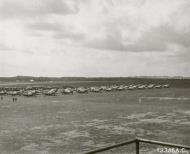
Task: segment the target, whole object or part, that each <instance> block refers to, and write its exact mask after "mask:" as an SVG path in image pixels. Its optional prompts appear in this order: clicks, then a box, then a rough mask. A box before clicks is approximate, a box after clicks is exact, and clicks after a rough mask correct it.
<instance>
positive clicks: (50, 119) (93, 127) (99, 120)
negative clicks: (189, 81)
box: [0, 88, 190, 154]
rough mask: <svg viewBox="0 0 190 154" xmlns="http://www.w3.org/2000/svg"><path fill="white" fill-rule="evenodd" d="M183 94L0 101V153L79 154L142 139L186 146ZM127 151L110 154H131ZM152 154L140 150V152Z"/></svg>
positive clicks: (189, 107)
mask: <svg viewBox="0 0 190 154" xmlns="http://www.w3.org/2000/svg"><path fill="white" fill-rule="evenodd" d="M140 97H172V98H173V97H176V98H177V97H185V98H188V97H190V89H189V88H168V89H153V90H136V91H121V92H108V93H106V92H103V93H89V94H74V95H62V96H37V97H29V98H26V97H23V96H20V97H18V102H15V103H13V102H12V97H10V96H5V97H4V99H3V100H1V101H0V153H2V154H15V153H16V154H60V153H80V152H84V151H88V150H92V149H96V148H100V147H102V146H106V145H112V144H114V143H118V142H122V141H126V140H129V139H133V138H135V137H142V138H147V139H155V140H160V141H168V142H172V143H179V144H186V145H190V129H189V128H190V100H142V102H141V103H139V98H140ZM133 150H134V149H133V147H130V146H129V147H123V148H119V149H116V150H112V151H110V152H112V153H118V152H119V151H120V152H121V153H122V152H123V153H125V152H126V151H128V153H131V152H132V151H133ZM143 151H144V153H154V151H155V147H153V148H151V146H147V145H144V148H142V152H143Z"/></svg>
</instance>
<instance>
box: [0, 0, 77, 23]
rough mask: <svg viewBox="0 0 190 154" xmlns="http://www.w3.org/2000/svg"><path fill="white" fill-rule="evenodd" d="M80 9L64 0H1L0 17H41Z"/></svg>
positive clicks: (74, 11) (64, 13)
mask: <svg viewBox="0 0 190 154" xmlns="http://www.w3.org/2000/svg"><path fill="white" fill-rule="evenodd" d="M77 11H78V7H77V6H76V5H75V4H73V3H69V2H68V1H63V0H56V1H55V0H45V1H44V0H31V1H25V0H16V1H12V0H0V18H3V19H6V18H9V19H10V18H13V17H17V18H18V17H31V18H34V17H39V16H44V15H51V14H58V15H62V14H63V15H67V14H73V13H76V12H77Z"/></svg>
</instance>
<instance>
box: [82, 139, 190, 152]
mask: <svg viewBox="0 0 190 154" xmlns="http://www.w3.org/2000/svg"><path fill="white" fill-rule="evenodd" d="M132 143H135V145H136V154H139V153H140V143H148V144H154V145H160V146H166V147H174V148H183V149H185V150H190V146H187V145H181V144H173V143H168V142H161V141H155V140H148V139H143V138H136V139H133V140H129V141H126V142H122V143H118V144H115V145H111V146H106V147H103V148H99V149H96V150H92V151H88V152H84V153H83V154H95V153H99V152H103V151H107V150H110V149H114V148H118V147H121V146H125V145H129V144H132Z"/></svg>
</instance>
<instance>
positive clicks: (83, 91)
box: [77, 87, 88, 93]
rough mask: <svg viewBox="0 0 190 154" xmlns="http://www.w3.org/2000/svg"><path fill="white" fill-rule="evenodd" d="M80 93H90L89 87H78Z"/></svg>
mask: <svg viewBox="0 0 190 154" xmlns="http://www.w3.org/2000/svg"><path fill="white" fill-rule="evenodd" d="M77 92H78V93H88V89H85V88H83V87H80V88H77Z"/></svg>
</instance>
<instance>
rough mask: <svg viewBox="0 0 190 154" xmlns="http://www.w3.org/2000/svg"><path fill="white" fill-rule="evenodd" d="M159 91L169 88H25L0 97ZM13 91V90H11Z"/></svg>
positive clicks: (156, 86) (112, 86)
mask: <svg viewBox="0 0 190 154" xmlns="http://www.w3.org/2000/svg"><path fill="white" fill-rule="evenodd" d="M154 88H155V89H160V88H169V84H164V85H162V84H159V85H158V84H143V85H142V84H137V85H135V84H132V85H111V86H99V87H87V88H85V87H78V88H69V87H68V88H58V87H54V88H52V87H48V88H42V87H38V88H36V87H30V88H29V87H26V88H17V89H16V88H15V87H14V88H9V90H8V89H5V88H1V90H0V95H12V96H15V95H23V96H35V95H47V96H52V95H57V94H58V93H61V94H74V92H76V93H82V94H85V93H89V92H94V93H99V92H103V91H105V92H111V91H124V90H135V89H139V90H141V89H154ZM13 89H14V90H13Z"/></svg>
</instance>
